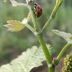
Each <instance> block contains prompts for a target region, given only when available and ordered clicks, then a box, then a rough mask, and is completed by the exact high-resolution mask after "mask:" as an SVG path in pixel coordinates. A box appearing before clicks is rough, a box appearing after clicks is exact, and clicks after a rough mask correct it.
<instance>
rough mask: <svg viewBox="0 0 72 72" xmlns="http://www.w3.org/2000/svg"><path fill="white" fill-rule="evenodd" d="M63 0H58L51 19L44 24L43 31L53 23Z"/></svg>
mask: <svg viewBox="0 0 72 72" xmlns="http://www.w3.org/2000/svg"><path fill="white" fill-rule="evenodd" d="M62 2H63V0H57V2H56V4H55V6H54V8H53V11H52V13H51V15H50V17H49V19H48V20H47V22H46V23H45V24H44V26H43V28H42V31H43V30H44V29H45V28H46V27H47V26H48V25H49V24H50V23H51V21H52V20H53V19H54V17H55V15H56V13H57V11H58V9H59V7H60V6H61V4H62Z"/></svg>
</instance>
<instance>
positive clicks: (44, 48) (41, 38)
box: [37, 34, 54, 72]
mask: <svg viewBox="0 0 72 72" xmlns="http://www.w3.org/2000/svg"><path fill="white" fill-rule="evenodd" d="M37 38H38V41H39V43H40V45H41V47H42V50H43V52H44V55H45V57H46V61H47V64H48V72H54V67H53V64H52V56H51V55H50V53H49V51H48V48H47V46H46V43H45V41H44V39H43V36H42V34H38V35H37ZM49 65H51V66H49Z"/></svg>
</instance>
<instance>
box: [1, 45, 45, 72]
mask: <svg viewBox="0 0 72 72" xmlns="http://www.w3.org/2000/svg"><path fill="white" fill-rule="evenodd" d="M44 60H45V57H44V55H43V52H42V50H41V48H37V47H36V46H33V47H32V48H31V49H28V50H27V51H26V52H23V53H22V54H21V55H20V56H18V58H16V59H14V60H13V61H11V62H10V63H9V64H5V65H2V66H1V67H0V72H30V70H31V69H32V68H34V67H38V66H40V65H42V61H44Z"/></svg>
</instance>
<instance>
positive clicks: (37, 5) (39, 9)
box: [34, 3, 42, 17]
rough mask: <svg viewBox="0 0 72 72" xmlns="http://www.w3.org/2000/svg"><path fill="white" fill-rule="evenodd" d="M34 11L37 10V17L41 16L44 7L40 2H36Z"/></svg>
mask: <svg viewBox="0 0 72 72" xmlns="http://www.w3.org/2000/svg"><path fill="white" fill-rule="evenodd" d="M34 10H35V11H34V12H35V15H36V16H37V17H40V16H41V15H42V7H41V6H40V5H39V4H38V3H35V4H34Z"/></svg>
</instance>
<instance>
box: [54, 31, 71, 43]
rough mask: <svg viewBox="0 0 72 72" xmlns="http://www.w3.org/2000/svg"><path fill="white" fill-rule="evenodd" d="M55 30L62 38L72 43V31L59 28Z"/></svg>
mask: <svg viewBox="0 0 72 72" xmlns="http://www.w3.org/2000/svg"><path fill="white" fill-rule="evenodd" d="M53 32H54V33H55V34H57V35H58V36H61V37H62V38H64V39H65V40H66V41H67V42H68V43H70V44H72V34H71V33H66V32H63V31H59V30H53Z"/></svg>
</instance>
